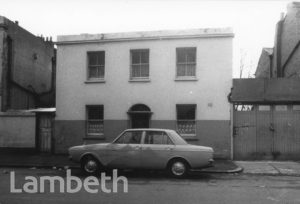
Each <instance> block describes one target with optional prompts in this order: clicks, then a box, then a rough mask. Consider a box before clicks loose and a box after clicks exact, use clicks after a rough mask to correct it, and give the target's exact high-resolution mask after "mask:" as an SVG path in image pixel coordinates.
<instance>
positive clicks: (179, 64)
mask: <svg viewBox="0 0 300 204" xmlns="http://www.w3.org/2000/svg"><path fill="white" fill-rule="evenodd" d="M189 49H193V50H195V61H194V62H192V61H191V62H189V61H188V58H187V54H185V62H178V60H179V57H178V56H179V50H189ZM179 66H184V67H185V74H184V75H179ZM188 66H193V69H194V70H193V72H194V75H188V74H187V73H188ZM196 76H197V47H177V48H176V78H192V79H195V78H196Z"/></svg>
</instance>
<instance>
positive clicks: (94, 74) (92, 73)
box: [89, 67, 98, 78]
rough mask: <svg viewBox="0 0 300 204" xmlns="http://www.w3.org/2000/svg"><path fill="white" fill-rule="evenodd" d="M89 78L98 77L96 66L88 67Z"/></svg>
mask: <svg viewBox="0 0 300 204" xmlns="http://www.w3.org/2000/svg"><path fill="white" fill-rule="evenodd" d="M89 78H98V68H97V67H89Z"/></svg>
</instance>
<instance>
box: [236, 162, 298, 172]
mask: <svg viewBox="0 0 300 204" xmlns="http://www.w3.org/2000/svg"><path fill="white" fill-rule="evenodd" d="M235 163H236V164H237V165H238V166H240V167H241V168H243V173H245V174H261V175H284V176H300V161H235Z"/></svg>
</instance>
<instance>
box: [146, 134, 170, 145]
mask: <svg viewBox="0 0 300 204" xmlns="http://www.w3.org/2000/svg"><path fill="white" fill-rule="evenodd" d="M145 144H164V145H167V144H173V143H172V141H171V140H170V138H169V136H168V135H167V134H166V133H165V132H161V131H147V132H146V136H145Z"/></svg>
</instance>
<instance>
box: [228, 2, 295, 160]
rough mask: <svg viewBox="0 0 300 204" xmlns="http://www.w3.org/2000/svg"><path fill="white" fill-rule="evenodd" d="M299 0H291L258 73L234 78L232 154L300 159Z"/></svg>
mask: <svg viewBox="0 0 300 204" xmlns="http://www.w3.org/2000/svg"><path fill="white" fill-rule="evenodd" d="M299 45H300V2H293V3H290V4H288V6H287V13H286V14H285V15H284V14H282V15H281V19H280V20H279V22H278V23H277V25H276V32H275V41H274V47H273V48H263V50H262V54H261V56H260V59H259V62H258V65H257V69H256V73H255V76H256V78H255V79H234V80H233V90H232V94H231V95H230V100H231V102H232V103H233V105H234V111H233V131H232V132H233V136H232V137H233V159H237V160H254V159H257V160H299V159H300V92H299V89H300V79H299V77H300V48H299Z"/></svg>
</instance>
